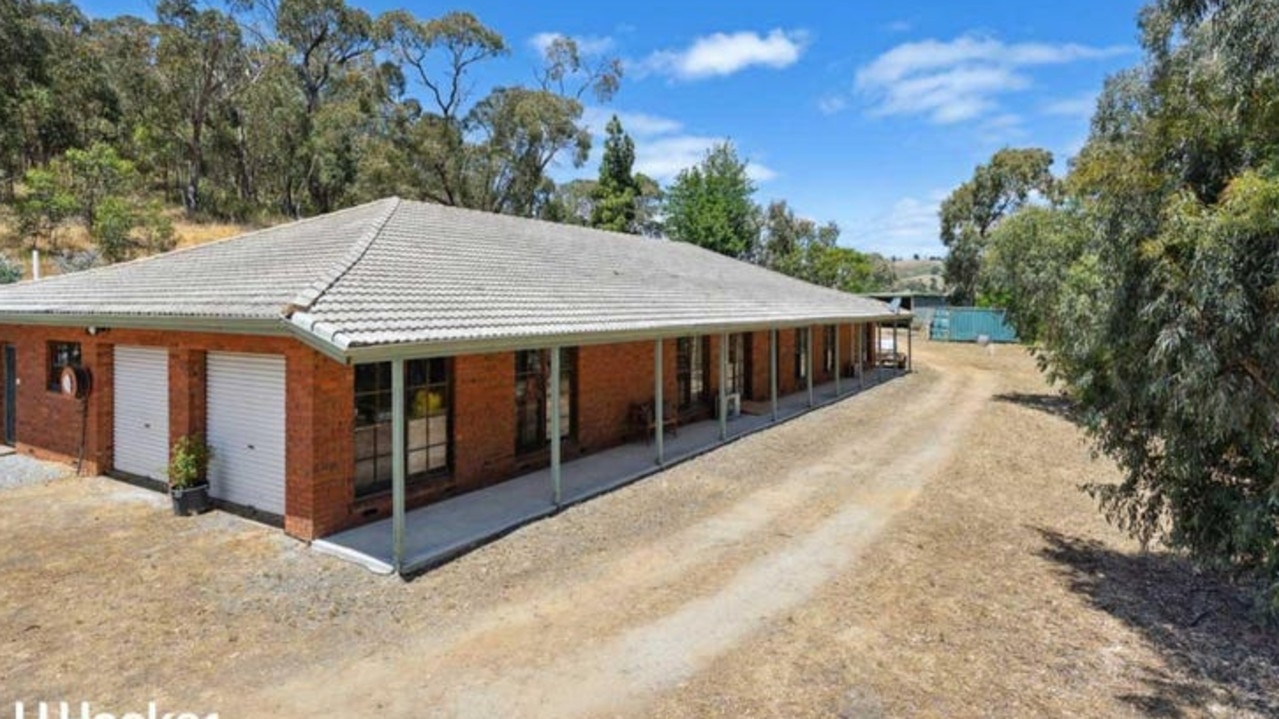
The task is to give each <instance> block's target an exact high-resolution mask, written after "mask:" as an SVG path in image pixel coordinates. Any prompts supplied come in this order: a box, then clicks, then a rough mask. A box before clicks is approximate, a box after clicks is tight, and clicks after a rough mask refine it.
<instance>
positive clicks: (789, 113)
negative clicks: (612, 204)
mask: <svg viewBox="0 0 1279 719" xmlns="http://www.w3.org/2000/svg"><path fill="white" fill-rule="evenodd" d="M348 2H352V0H348ZM353 4H356V5H359V6H361V7H364V8H365V9H367V10H369V11H371V12H375V13H376V12H381V11H383V10H387V9H392V8H396V7H403V6H402V5H398V4H396V3H395V2H387V1H385V0H354V2H353ZM80 5H81V7H82V8H83V9H84V10H85V11H86V12H88V13H89V14H91V15H94V16H105V15H112V14H118V13H131V14H136V15H141V16H144V17H151V16H153V10H152V8H153V7H154V5H153V3H150V2H146V0H141V1H139V0H81V2H80ZM1141 5H1142V3H1141V2H1138V1H1137V0H1074V1H1072V2H1055V3H1026V2H1024V0H1015V1H1014V0H986V1H985V2H980V3H976V2H973V3H956V2H946V1H944V0H932V1H929V2H898V3H854V2H841V3H835V2H813V1H809V0H791V1H790V2H786V3H762V2H733V3H714V4H712V3H699V2H690V1H689V0H684V1H683V2H670V1H668V0H649V1H648V2H642V3H610V2H604V3H598V2H595V3H586V2H556V1H555V0H541V1H540V2H538V3H536V4H533V3H521V2H509V0H508V1H505V2H503V1H499V0H472V1H470V2H467V3H465V4H460V5H438V6H437V5H434V4H431V5H410V6H408V7H407V9H409V10H411V11H412V12H414V13H416V14H417V15H419V16H420V17H428V16H431V15H434V14H441V13H443V12H445V11H447V10H451V9H461V10H467V11H470V12H472V13H474V14H475V15H477V16H478V17H479V18H480V20H481V21H483V22H484V23H486V24H488V25H489V26H490V27H493V28H494V29H496V30H497V31H498V32H500V33H502V35H503V36H504V37H505V38H506V41H507V43H508V44H509V45H510V46H511V48H512V52H511V55H510V56H509V57H507V58H504V59H500V60H497V61H495V63H493V64H492V65H490V66H489V67H488V68H487V69H486V70H485V71H484V73H483V75H481V76H478V77H477V78H476V80H477V84H480V85H481V86H484V85H486V84H487V83H490V82H495V83H503V82H505V83H510V82H517V81H518V82H529V81H531V79H532V74H533V71H534V68H535V67H536V65H537V58H538V51H537V49H536V47H537V45H538V43H539V41H540V40H541V39H544V38H545V37H547V36H548V35H554V34H565V35H568V36H571V37H574V38H576V39H578V40H579V43H580V44H581V46H582V47H583V48H586V49H590V50H592V51H596V52H600V53H605V54H607V55H609V56H614V57H618V58H621V59H622V60H623V62H624V64H625V67H626V77H625V78H624V79H623V82H622V89H621V91H620V92H619V93H618V94H617V96H616V97H615V98H614V99H613V101H612V102H611V103H609V104H608V105H607V106H603V107H590V108H588V117H590V118H592V119H593V124H594V125H595V126H597V129H598V130H599V131H600V132H599V133H597V135H598V134H602V130H603V123H604V122H605V121H607V118H608V115H609V114H610V113H612V112H616V113H618V114H619V115H620V116H621V118H622V121H623V124H624V126H625V127H626V128H627V130H628V131H629V132H630V133H631V134H632V135H633V136H634V138H635V142H636V150H637V155H638V161H637V169H639V170H641V171H644V172H647V173H648V174H650V175H653V176H656V177H657V178H658V179H660V180H662V181H663V182H669V181H670V180H671V179H672V178H673V177H674V175H675V173H676V172H677V171H678V170H679V169H680V168H681V167H685V166H687V165H689V164H692V163H695V162H697V161H698V160H699V159H700V157H701V155H702V153H703V152H704V151H705V149H706V148H707V147H709V146H710V145H711V144H712V143H713V142H715V141H717V140H719V139H724V138H729V139H731V140H732V141H733V142H734V143H735V144H736V145H737V146H738V149H739V151H740V152H741V153H742V155H743V156H744V157H746V158H747V159H749V161H750V163H751V169H752V173H753V174H754V175H755V177H756V179H757V181H758V186H759V192H758V195H757V199H758V200H759V201H760V202H766V201H768V200H771V199H785V200H788V201H789V202H790V203H791V205H792V206H793V207H794V208H795V209H796V210H797V211H798V212H799V213H800V214H803V215H806V216H809V217H812V218H814V219H817V220H821V221H825V220H835V221H836V222H838V223H839V225H840V227H841V228H842V229H843V236H842V240H841V242H842V243H843V244H846V245H849V246H853V247H856V248H858V249H862V250H873V251H878V252H883V253H884V254H889V255H901V256H909V255H912V254H915V253H920V254H925V255H927V254H942V252H943V248H942V246H941V244H940V242H939V241H938V240H937V217H936V208H937V203H938V202H939V201H940V200H941V198H943V197H945V195H946V194H947V193H948V192H949V190H950V189H951V188H953V187H954V186H955V185H957V184H958V183H960V182H962V181H963V180H965V179H966V178H967V177H968V176H969V175H970V174H971V173H972V170H973V167H974V166H975V165H977V164H978V163H980V162H983V161H984V160H986V159H987V158H988V157H989V156H990V154H991V153H992V152H994V151H995V150H997V149H999V148H1000V147H1003V146H1030V145H1033V146H1039V147H1044V148H1047V149H1049V150H1052V151H1053V153H1054V154H1055V155H1057V156H1058V157H1059V158H1065V157H1068V156H1069V155H1070V154H1072V153H1073V152H1075V151H1076V150H1077V149H1078V148H1079V146H1080V145H1081V144H1082V142H1083V140H1084V138H1085V137H1086V136H1087V132H1088V117H1089V115H1090V114H1091V109H1092V104H1093V101H1094V99H1095V97H1096V94H1097V92H1098V90H1099V89H1100V87H1101V83H1102V81H1103V80H1104V78H1105V77H1106V76H1107V75H1108V74H1110V73H1113V72H1115V71H1117V70H1120V69H1123V68H1125V67H1129V66H1131V65H1133V64H1135V63H1137V62H1138V61H1139V60H1140V57H1141V56H1140V52H1139V50H1138V48H1137V30H1136V14H1137V11H1138V10H1139V9H1140V7H1141ZM531 8H535V10H533V9H531ZM599 144H600V143H599V139H598V137H597V141H596V145H597V151H596V153H595V154H594V155H593V156H592V158H591V161H590V163H588V165H587V166H585V167H583V168H581V169H580V170H579V169H574V168H572V167H559V168H557V169H556V170H555V175H556V176H557V177H558V178H567V177H572V176H577V175H581V176H593V175H594V174H595V171H596V163H597V162H598V145H599Z"/></svg>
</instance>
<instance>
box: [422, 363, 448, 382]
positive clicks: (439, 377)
mask: <svg viewBox="0 0 1279 719" xmlns="http://www.w3.org/2000/svg"><path fill="white" fill-rule="evenodd" d="M427 380H428V381H429V382H430V383H431V384H443V383H445V382H447V381H448V360H447V359H442V358H441V359H433V360H431V367H430V371H429V372H428V374H427Z"/></svg>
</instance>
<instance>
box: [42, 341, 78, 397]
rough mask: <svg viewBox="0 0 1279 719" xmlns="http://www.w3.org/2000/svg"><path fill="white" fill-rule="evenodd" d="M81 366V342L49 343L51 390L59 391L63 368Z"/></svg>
mask: <svg viewBox="0 0 1279 719" xmlns="http://www.w3.org/2000/svg"><path fill="white" fill-rule="evenodd" d="M79 366H80V343H79V342H50V343H49V391H51V392H57V391H58V390H59V389H60V388H61V384H62V370H63V369H64V368H66V367H79Z"/></svg>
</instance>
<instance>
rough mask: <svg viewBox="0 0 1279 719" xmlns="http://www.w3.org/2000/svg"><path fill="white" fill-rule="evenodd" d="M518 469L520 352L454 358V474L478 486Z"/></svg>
mask: <svg viewBox="0 0 1279 719" xmlns="http://www.w3.org/2000/svg"><path fill="white" fill-rule="evenodd" d="M514 467H515V355H514V354H512V353H510V352H501V353H497V354H487V355H466V356H463V357H457V358H455V359H454V360H453V476H454V481H455V482H456V483H457V485H459V487H475V486H480V485H482V484H484V483H485V482H486V481H488V480H490V479H492V478H497V479H501V478H505V477H508V476H510V474H511V472H512V471H513V470H514Z"/></svg>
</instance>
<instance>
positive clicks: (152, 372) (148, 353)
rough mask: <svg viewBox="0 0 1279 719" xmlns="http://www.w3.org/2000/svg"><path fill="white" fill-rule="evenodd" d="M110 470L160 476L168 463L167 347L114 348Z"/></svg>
mask: <svg viewBox="0 0 1279 719" xmlns="http://www.w3.org/2000/svg"><path fill="white" fill-rule="evenodd" d="M114 375H115V393H114V397H113V403H112V404H113V407H114V415H115V416H114V419H113V421H112V425H113V430H114V432H115V436H114V441H113V445H114V454H115V460H114V462H113V463H114V464H115V468H116V469H117V470H119V471H121V472H127V473H129V474H133V475H137V476H139V477H150V478H152V479H160V480H163V479H164V478H165V470H166V469H167V467H168V464H169V351H168V350H167V349H165V348H163V347H160V348H156V347H126V346H117V347H116V348H115V362H114Z"/></svg>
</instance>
